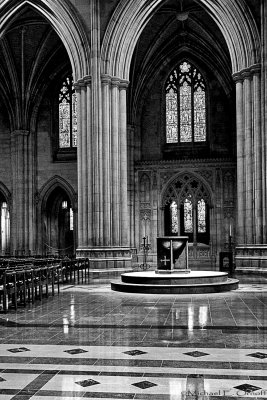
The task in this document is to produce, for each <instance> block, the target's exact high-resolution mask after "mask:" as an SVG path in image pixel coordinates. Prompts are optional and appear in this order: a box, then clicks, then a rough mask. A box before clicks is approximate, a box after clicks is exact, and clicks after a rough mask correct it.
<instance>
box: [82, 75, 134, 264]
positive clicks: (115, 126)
mask: <svg viewBox="0 0 267 400" xmlns="http://www.w3.org/2000/svg"><path fill="white" fill-rule="evenodd" d="M100 79H101V81H100V83H101V86H100V89H101V90H100V92H99V94H98V99H99V101H100V103H99V104H100V106H101V112H99V110H98V112H97V113H96V114H97V115H99V116H101V121H100V122H99V124H98V126H96V123H95V122H94V118H95V116H94V117H93V113H94V111H95V108H96V102H97V100H93V98H92V97H93V94H92V93H93V92H94V91H96V90H98V88H97V87H95V88H93V85H92V79H91V78H90V77H85V78H84V79H82V80H80V81H79V82H78V83H77V84H76V86H75V88H76V92H77V96H78V104H79V110H80V117H79V126H78V129H79V136H78V249H77V255H78V256H87V257H89V259H90V260H91V261H92V262H93V261H94V262H95V263H98V264H99V263H100V262H101V263H102V264H103V263H106V264H108V263H109V266H110V265H112V264H113V265H114V263H115V264H116V265H125V263H128V262H130V260H131V252H130V245H129V212H128V187H127V119H126V114H127V112H126V90H127V86H128V82H127V81H125V80H122V79H119V78H116V77H110V76H107V75H102V76H101V78H100Z"/></svg>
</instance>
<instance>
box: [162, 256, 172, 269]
mask: <svg viewBox="0 0 267 400" xmlns="http://www.w3.org/2000/svg"><path fill="white" fill-rule="evenodd" d="M160 261H161V262H164V266H165V267H166V265H167V261H171V260H168V259H167V257H166V256H164V258H163V260H160Z"/></svg>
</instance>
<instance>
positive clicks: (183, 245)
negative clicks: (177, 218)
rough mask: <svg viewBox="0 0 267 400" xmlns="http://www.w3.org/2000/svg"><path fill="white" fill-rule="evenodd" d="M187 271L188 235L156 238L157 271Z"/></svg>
mask: <svg viewBox="0 0 267 400" xmlns="http://www.w3.org/2000/svg"><path fill="white" fill-rule="evenodd" d="M160 271H162V273H172V272H175V273H177V272H182V273H184V271H186V272H189V269H188V236H162V237H158V238H157V273H160Z"/></svg>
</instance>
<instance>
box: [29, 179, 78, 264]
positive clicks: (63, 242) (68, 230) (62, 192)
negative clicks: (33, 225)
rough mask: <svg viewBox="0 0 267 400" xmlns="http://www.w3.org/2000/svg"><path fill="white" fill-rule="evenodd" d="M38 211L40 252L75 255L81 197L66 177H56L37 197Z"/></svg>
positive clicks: (38, 250)
mask: <svg viewBox="0 0 267 400" xmlns="http://www.w3.org/2000/svg"><path fill="white" fill-rule="evenodd" d="M36 203H37V209H38V225H39V226H40V227H41V229H40V230H39V231H38V232H37V236H38V238H37V243H38V249H37V252H38V253H39V254H42V255H48V254H53V255H61V256H64V255H68V256H69V255H71V256H72V255H73V254H74V253H75V248H76V212H77V195H76V192H75V191H74V189H73V187H72V186H71V185H70V183H69V182H67V181H66V180H65V179H63V178H62V177H60V176H58V175H55V176H53V177H52V178H51V179H49V180H48V181H47V182H46V183H45V184H44V185H43V186H42V188H41V189H40V191H39V192H38V193H37V194H36Z"/></svg>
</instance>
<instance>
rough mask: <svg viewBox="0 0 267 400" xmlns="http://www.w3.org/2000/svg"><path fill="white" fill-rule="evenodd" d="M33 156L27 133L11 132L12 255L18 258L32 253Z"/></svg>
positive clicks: (23, 131)
mask: <svg viewBox="0 0 267 400" xmlns="http://www.w3.org/2000/svg"><path fill="white" fill-rule="evenodd" d="M32 157H33V151H32V142H31V136H30V135H29V131H26V130H16V131H13V132H12V133H11V168H12V186H13V189H12V193H13V195H12V220H11V224H12V225H11V252H12V254H16V255H18V256H24V255H30V254H31V253H33V251H34V237H35V233H34V226H33V219H34V202H33V184H34V182H33V179H34V174H33V167H32Z"/></svg>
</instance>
